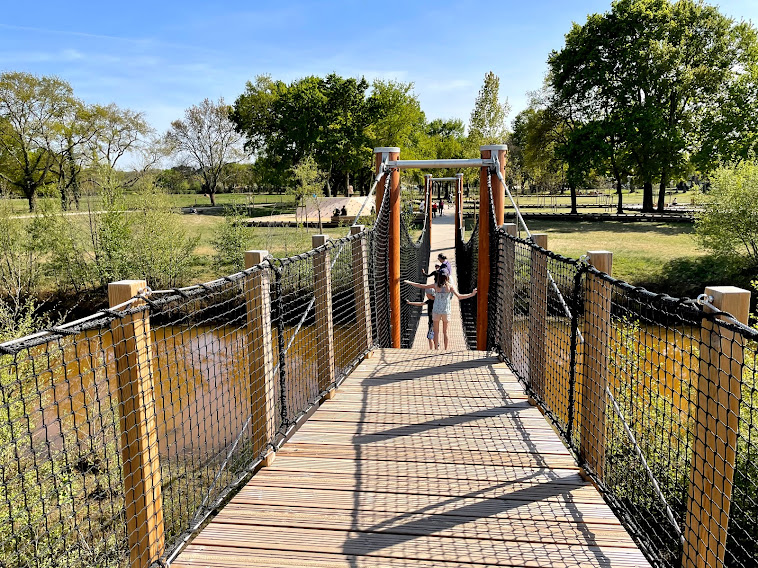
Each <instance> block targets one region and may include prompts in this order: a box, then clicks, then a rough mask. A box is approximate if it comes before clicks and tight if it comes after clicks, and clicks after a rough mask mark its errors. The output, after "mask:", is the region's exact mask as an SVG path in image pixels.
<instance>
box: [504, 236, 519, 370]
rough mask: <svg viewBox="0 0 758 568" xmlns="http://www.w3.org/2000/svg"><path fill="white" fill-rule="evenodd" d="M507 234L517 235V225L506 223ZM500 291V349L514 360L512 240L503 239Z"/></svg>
mask: <svg viewBox="0 0 758 568" xmlns="http://www.w3.org/2000/svg"><path fill="white" fill-rule="evenodd" d="M503 228H504V229H505V232H506V233H508V235H510V236H511V237H515V236H516V234H517V231H516V229H517V227H516V224H515V223H504V224H503ZM500 255H501V258H500V266H501V267H502V272H501V274H500V289H501V296H502V298H503V301H502V304H503V305H502V306H501V309H502V315H503V320H502V332H501V335H500V349H501V351H502V353H503V356H504V357H505V358H506V359H508V360H512V359H513V331H514V330H513V309H514V303H515V294H516V243H515V242H514V241H512V240H511V239H503V246H502V248H501V249H500Z"/></svg>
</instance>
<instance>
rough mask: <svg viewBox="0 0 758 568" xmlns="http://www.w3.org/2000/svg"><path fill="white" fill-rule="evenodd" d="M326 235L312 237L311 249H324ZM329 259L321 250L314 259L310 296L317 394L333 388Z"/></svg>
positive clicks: (332, 332) (332, 333)
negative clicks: (313, 312)
mask: <svg viewBox="0 0 758 568" xmlns="http://www.w3.org/2000/svg"><path fill="white" fill-rule="evenodd" d="M328 241H329V235H313V238H312V244H313V248H318V247H321V246H324V245H325V244H326V243H327V242H328ZM330 258H331V255H330V254H329V251H328V250H323V251H321V252H319V253H317V254H316V256H314V257H313V288H314V289H313V293H314V296H315V298H316V337H317V341H318V343H319V345H318V346H317V347H316V361H317V362H316V365H317V374H318V388H319V391H321V392H324V391H325V390H327V389H329V388H330V387H331V386H332V385H333V384H334V376H335V375H334V324H333V322H332V266H331V261H330Z"/></svg>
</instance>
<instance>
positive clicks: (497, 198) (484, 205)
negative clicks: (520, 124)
mask: <svg viewBox="0 0 758 568" xmlns="http://www.w3.org/2000/svg"><path fill="white" fill-rule="evenodd" d="M479 152H480V154H481V157H482V159H483V160H487V159H489V158H491V157H492V154H493V152H494V153H495V155H496V156H497V158H498V160H499V162H500V169H501V173H502V172H503V168H504V166H505V154H506V152H507V146H505V144H492V145H487V146H480V147H479ZM488 177H489V181H490V184H491V186H492V203H493V205H494V209H495V219H494V223H495V225H497V226H498V227H499V226H500V225H502V224H503V216H504V214H505V210H504V209H503V205H504V199H505V187H504V186H503V184H502V183H500V180H499V179H498V177H497V174H496V173H490V171H489V168H482V169H481V170H480V172H479V263H478V266H477V278H476V281H477V288H478V293H477V301H476V348H477V349H479V350H480V351H484V350H486V349H487V326H488V321H487V319H488V313H487V308H488V306H489V288H490V264H489V262H482V261H483V260H485V259H489V258H490V216H489V211H490V196H489V192H488V191H487V185H488V184H487V181H488V180H487V178H488Z"/></svg>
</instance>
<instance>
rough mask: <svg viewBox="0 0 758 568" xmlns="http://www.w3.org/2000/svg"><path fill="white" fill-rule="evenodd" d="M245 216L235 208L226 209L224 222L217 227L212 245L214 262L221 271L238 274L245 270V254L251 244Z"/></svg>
mask: <svg viewBox="0 0 758 568" xmlns="http://www.w3.org/2000/svg"><path fill="white" fill-rule="evenodd" d="M244 221H245V216H244V215H242V214H241V213H239V212H238V211H237V209H236V208H234V207H227V208H225V209H224V222H223V223H221V224H220V225H217V226H216V228H215V230H214V234H213V239H212V240H211V244H212V245H213V248H214V249H215V251H216V252H215V253H214V255H213V262H214V263H215V265H216V266H217V267H218V268H219V269H220V270H227V269H230V270H232V271H233V272H238V271H240V270H243V269H244V268H245V259H244V252H245V250H247V243H248V242H249V240H250V239H249V235H248V231H250V230H251V229H249V228H248V227H246V226H245V224H244Z"/></svg>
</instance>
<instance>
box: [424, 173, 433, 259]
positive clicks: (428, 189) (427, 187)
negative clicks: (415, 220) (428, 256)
mask: <svg viewBox="0 0 758 568" xmlns="http://www.w3.org/2000/svg"><path fill="white" fill-rule="evenodd" d="M424 200H425V203H426V210H425V211H424V214H425V215H426V234H427V236H428V237H429V249H430V250H431V245H432V174H426V175H425V176H424Z"/></svg>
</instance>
